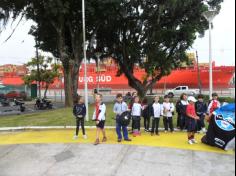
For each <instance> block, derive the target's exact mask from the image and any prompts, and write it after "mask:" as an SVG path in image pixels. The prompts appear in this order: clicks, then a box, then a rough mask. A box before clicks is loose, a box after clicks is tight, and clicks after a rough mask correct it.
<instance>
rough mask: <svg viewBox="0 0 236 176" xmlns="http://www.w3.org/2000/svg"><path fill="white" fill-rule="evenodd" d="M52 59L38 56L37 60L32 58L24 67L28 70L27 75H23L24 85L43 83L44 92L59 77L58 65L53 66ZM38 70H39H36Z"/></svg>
mask: <svg viewBox="0 0 236 176" xmlns="http://www.w3.org/2000/svg"><path fill="white" fill-rule="evenodd" d="M52 62H53V59H52V58H50V57H47V58H46V57H44V56H39V58H38V59H37V58H32V59H31V61H29V62H28V63H27V64H26V66H27V68H28V69H29V70H30V74H29V75H25V76H24V78H23V80H24V82H25V84H26V85H30V84H32V83H33V82H35V81H38V82H41V83H45V88H46V91H47V89H48V88H49V85H50V84H53V83H54V80H55V79H56V78H58V77H59V76H60V73H59V68H60V66H59V65H58V64H53V63H52ZM38 68H39V69H38Z"/></svg>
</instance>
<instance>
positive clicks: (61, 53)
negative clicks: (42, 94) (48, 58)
mask: <svg viewBox="0 0 236 176" xmlns="http://www.w3.org/2000/svg"><path fill="white" fill-rule="evenodd" d="M222 2H223V0H158V1H157V0H147V1H140V0H132V1H130V0H96V1H94V0H86V33H87V37H88V40H89V41H91V40H92V39H93V38H95V37H96V38H97V43H98V47H97V50H96V51H94V50H93V49H92V48H91V47H89V51H90V52H89V53H90V54H91V57H93V55H94V53H93V52H100V53H102V56H101V57H107V56H112V57H113V58H114V59H115V60H116V61H117V63H118V64H119V67H120V70H119V72H118V76H119V75H121V74H125V76H126V77H127V78H128V80H129V85H130V86H131V87H133V88H134V89H136V90H137V91H138V92H139V95H141V96H142V97H144V96H145V94H146V92H147V91H148V90H149V89H151V88H152V86H153V85H154V84H155V83H156V82H157V81H158V80H160V79H161V78H162V77H163V76H165V75H169V74H170V73H171V71H172V70H173V69H175V68H178V67H179V66H180V63H181V62H183V61H185V60H186V58H187V57H186V50H187V49H189V48H190V47H191V46H192V44H193V42H194V40H195V39H196V36H197V34H198V33H200V34H203V33H204V31H205V30H207V29H208V22H207V20H206V19H205V18H204V17H203V16H202V13H203V12H205V11H207V10H209V9H216V10H218V11H219V10H220V8H221V5H220V4H221V3H222ZM81 4H82V3H81V1H75V0H47V1H40V0H2V1H1V2H0V7H1V8H0V14H9V13H13V17H16V16H18V15H19V14H23V15H25V16H26V17H27V18H28V19H32V20H34V21H35V22H36V24H37V25H36V26H35V27H33V28H32V31H31V32H30V33H31V34H33V35H34V36H35V37H36V39H37V40H38V41H39V47H40V48H41V49H43V50H44V51H49V52H51V53H52V54H53V55H54V56H55V57H58V58H60V59H61V61H62V62H63V66H64V69H67V70H66V71H65V73H68V72H69V69H70V65H75V66H77V67H76V68H73V69H72V70H75V75H76V73H77V72H76V70H77V71H78V66H79V65H80V63H81V61H82V59H81V58H82V46H83V45H82V8H81ZM3 12H4V13H3ZM1 16H3V15H1ZM5 16H6V15H5ZM2 18H3V17H2ZM3 19H5V20H6V19H8V18H6V17H5V18H3ZM0 20H1V19H0ZM71 63H72V64H71ZM136 65H139V66H140V67H142V68H143V69H144V70H145V71H146V75H144V76H145V79H143V80H138V79H137V78H136V77H135V75H134V74H133V70H134V68H135V66H136ZM77 75H78V74H77ZM67 77H70V76H69V75H67ZM68 82H70V81H68ZM74 87H76V85H75V86H74ZM67 91H68V90H67ZM76 91H77V89H76Z"/></svg>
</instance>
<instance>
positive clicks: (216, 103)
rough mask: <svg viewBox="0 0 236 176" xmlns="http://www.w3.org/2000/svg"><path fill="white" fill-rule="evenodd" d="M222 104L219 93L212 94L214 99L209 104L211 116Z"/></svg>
mask: <svg viewBox="0 0 236 176" xmlns="http://www.w3.org/2000/svg"><path fill="white" fill-rule="evenodd" d="M220 106H221V104H220V102H219V101H218V94H217V93H213V94H212V100H211V102H210V104H209V106H208V114H209V115H210V116H211V115H212V113H213V112H214V111H215V110H217V109H219V108H220Z"/></svg>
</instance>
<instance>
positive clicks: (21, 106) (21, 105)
mask: <svg viewBox="0 0 236 176" xmlns="http://www.w3.org/2000/svg"><path fill="white" fill-rule="evenodd" d="M14 103H15V106H19V107H20V111H21V112H25V103H24V102H22V101H20V100H16V99H14Z"/></svg>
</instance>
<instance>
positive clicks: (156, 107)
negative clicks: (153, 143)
mask: <svg viewBox="0 0 236 176" xmlns="http://www.w3.org/2000/svg"><path fill="white" fill-rule="evenodd" d="M159 100H160V98H159V97H158V96H157V97H155V102H154V104H153V112H154V113H153V114H154V116H153V119H152V132H151V135H152V136H153V135H154V132H155V133H156V135H158V136H159V123H160V118H161V116H162V112H163V110H162V105H161V104H160V103H159Z"/></svg>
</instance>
